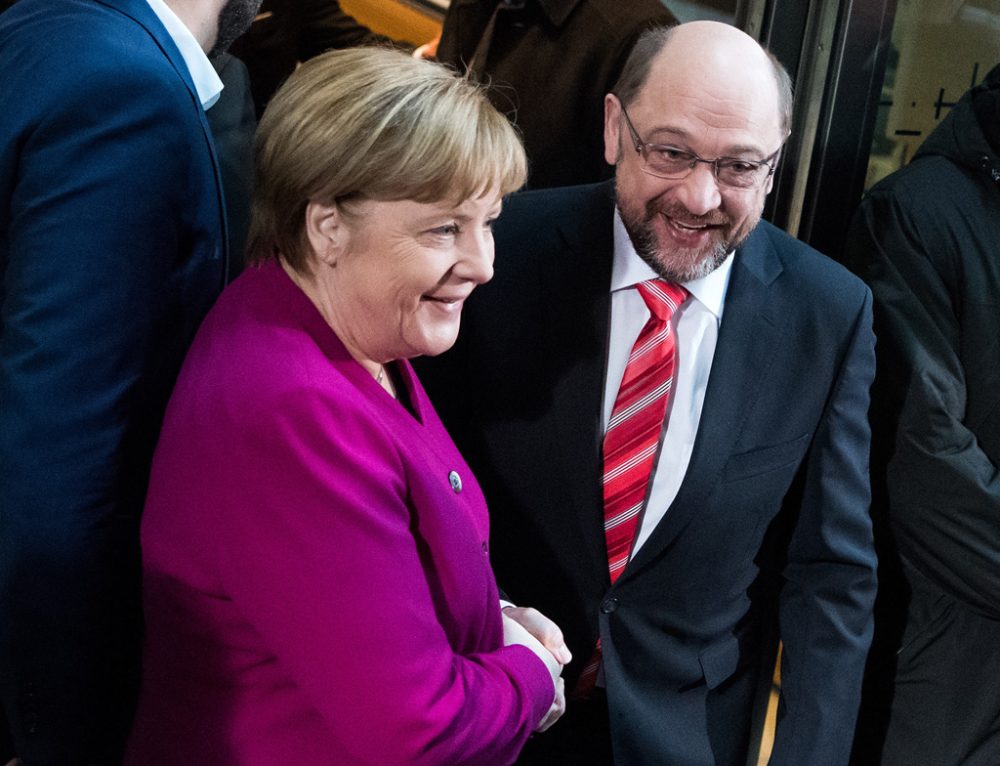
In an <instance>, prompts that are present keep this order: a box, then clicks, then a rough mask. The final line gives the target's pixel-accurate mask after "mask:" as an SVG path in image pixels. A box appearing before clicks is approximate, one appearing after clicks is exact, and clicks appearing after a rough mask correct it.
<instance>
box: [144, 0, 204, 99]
mask: <svg viewBox="0 0 1000 766" xmlns="http://www.w3.org/2000/svg"><path fill="white" fill-rule="evenodd" d="M146 2H147V3H149V7H150V8H152V10H153V13H155V14H156V15H157V17H158V18H159V19H160V23H161V24H163V26H164V27H166V30H167V34H168V35H170V39H171V40H173V41H174V45H176V46H177V50H178V51H180V54H181V58H183V59H184V64H185V65H186V66H187V68H188V73H189V74H190V75H191V80H192V81H193V82H194V89H195V91H197V93H198V100H199V101H201V106H202V109H205V110H206V111H207V110H208V109H209V108H210V107H212V106H213V105H214V104H215V102H216V101H218V100H219V95H220V94H221V93H222V80H221V79H220V78H219V75H218V73H217V72H216V71H215V68H214V67H213V66H212V62H211V61H209V60H208V56H206V55H205V51H203V50H202V49H201V45H199V44H198V41H197V40H195V39H194V35H193V34H191V30H189V29H188V28H187V27H186V26H184V22H183V21H181V20H180V19H179V18H177V14H175V13H174V12H173V11H172V10H170V8H169V7H168V6H167V4H166V3H165V2H164V0H146Z"/></svg>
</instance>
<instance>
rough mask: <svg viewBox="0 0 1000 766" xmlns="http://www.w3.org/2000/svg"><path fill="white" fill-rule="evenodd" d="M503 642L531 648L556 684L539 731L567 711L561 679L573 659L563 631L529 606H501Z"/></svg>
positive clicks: (564, 684)
mask: <svg viewBox="0 0 1000 766" xmlns="http://www.w3.org/2000/svg"><path fill="white" fill-rule="evenodd" d="M502 615H503V642H504V645H505V646H510V645H512V644H520V645H521V646H526V647H528V648H529V649H531V651H533V652H534V653H535V654H536V655H537V656H538V658H539V659H540V660H541V661H542V662H544V663H545V667H547V668H548V669H549V673H550V674H551V676H552V683H553V685H554V686H555V699H554V700H553V701H552V706H551V707H550V708H549V711H548V712H547V713H546V714H545V716H544V717H543V718H542V720H541V721H540V722H539V724H538V726H536V727H535V731H537V732H542V731H545V730H546V729H548V728H549V727H550V726H551V725H552V724H554V723H555V722H556V721H558V720H559V718H560V717H561V716H562V714H563V713H565V712H566V683H565V681H564V680H563V679H562V670H563V666H564V665H566V664H567V663H569V661H570V660H571V659H573V655H571V654H570V651H569V648H568V647H567V646H566V641H565V640H564V639H563V634H562V631H561V630H559V626H558V625H556V624H555V623H554V622H552V620H550V619H549V618H548V617H546V616H545V615H544V614H542V613H541V612H539V611H538V610H537V609H532V608H530V607H528V608H524V607H519V606H508V607H504V609H503V612H502Z"/></svg>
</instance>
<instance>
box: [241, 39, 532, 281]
mask: <svg viewBox="0 0 1000 766" xmlns="http://www.w3.org/2000/svg"><path fill="white" fill-rule="evenodd" d="M254 152H255V188H254V196H253V207H252V216H251V223H250V234H249V239H248V245H247V254H248V260H249V261H250V262H251V263H258V264H259V263H262V262H264V261H268V260H274V259H280V260H284V261H285V262H286V263H288V265H289V266H291V267H292V268H293V269H295V270H297V271H308V270H309V256H310V248H309V243H308V240H307V239H306V235H305V211H306V206H307V205H308V203H309V202H310V201H315V202H318V203H320V204H324V205H331V204H334V203H344V202H350V201H352V200H354V201H356V200H359V199H372V200H380V201H392V200H403V199H407V200H414V201H417V202H442V201H448V202H451V201H454V202H455V203H456V204H457V203H460V202H462V201H464V200H466V199H470V198H474V197H478V196H480V195H482V194H484V193H486V192H488V191H489V190H490V189H492V188H493V187H497V188H498V189H499V191H500V193H501V194H502V195H503V194H508V193H510V192H512V191H514V190H515V189H517V188H519V187H520V186H522V185H523V184H524V181H525V178H526V176H527V160H526V158H525V155H524V149H523V147H522V145H521V140H520V137H519V136H518V134H517V132H516V131H515V129H514V128H513V127H512V126H511V124H510V123H509V122H508V121H507V119H506V118H505V117H503V115H501V114H500V113H499V112H497V111H496V109H494V108H493V106H492V105H491V104H490V102H489V101H488V100H487V98H486V95H485V93H484V92H483V89H482V88H481V87H480V86H478V85H476V84H475V83H473V82H471V81H469V80H467V79H462V78H461V77H458V76H456V75H455V74H454V73H453V72H452V71H451V70H449V69H446V68H445V67H443V66H441V65H440V64H436V63H433V62H430V61H422V60H418V59H414V58H413V57H411V56H409V55H407V54H405V53H401V52H399V51H394V50H391V49H388V48H351V49H347V50H340V51H331V52H329V53H325V54H323V55H322V56H318V57H316V58H314V59H311V60H310V61H308V62H306V63H305V64H303V65H302V66H301V67H299V68H298V69H297V70H296V71H295V73H294V74H292V76H291V77H289V79H288V81H287V82H286V83H285V84H284V85H283V86H282V87H281V89H280V90H279V91H278V92H277V94H275V96H274V98H273V99H272V101H271V103H270V104H269V105H268V107H267V110H266V111H265V112H264V116H263V117H262V118H261V121H260V126H259V127H258V128H257V136H256V141H255V147H254Z"/></svg>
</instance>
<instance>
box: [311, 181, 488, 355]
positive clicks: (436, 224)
mask: <svg viewBox="0 0 1000 766" xmlns="http://www.w3.org/2000/svg"><path fill="white" fill-rule="evenodd" d="M500 202H501V200H500V194H499V192H498V191H497V190H496V189H491V190H490V191H489V192H487V193H485V194H483V195H482V196H481V197H476V198H473V199H467V200H465V201H463V202H461V203H458V204H454V203H449V202H435V203H424V202H413V201H410V200H399V201H394V202H380V201H375V200H363V201H360V202H352V203H350V205H349V207H348V208H347V209H346V210H345V209H343V208H341V209H340V210H339V212H338V213H335V214H334V218H335V228H336V229H337V231H336V232H335V236H336V240H337V242H338V246H337V248H336V251H335V260H333V261H332V265H330V266H328V267H327V268H323V267H320V268H319V269H318V271H317V273H318V275H319V279H320V280H321V281H322V280H324V279H325V280H326V281H327V282H328V288H329V289H328V290H327V291H326V292H327V295H328V297H329V304H328V310H329V311H330V312H331V313H332V315H333V318H334V321H333V322H332V325H333V327H334V329H335V330H336V331H337V333H338V335H339V336H340V338H341V340H342V341H343V342H344V343H345V345H347V347H348V349H349V350H350V351H351V352H352V354H354V356H355V357H356V358H358V359H360V360H362V361H364V360H372V361H375V362H385V361H389V360H391V359H400V358H411V357H415V356H422V355H426V356H434V355H436V354H440V353H442V352H444V351H447V350H448V349H449V348H451V346H452V345H453V344H454V343H455V339H456V338H457V337H458V328H459V322H460V319H461V314H462V305H463V303H464V302H465V299H466V298H468V297H469V293H471V292H472V290H473V289H474V288H475V287H476V286H477V285H481V284H483V283H485V282H488V281H489V280H490V279H491V278H492V276H493V228H492V227H493V222H494V221H495V220H496V218H497V216H498V215H499V214H500ZM328 223H329V222H328ZM315 247H316V245H315V243H314V248H315Z"/></svg>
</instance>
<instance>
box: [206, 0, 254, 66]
mask: <svg viewBox="0 0 1000 766" xmlns="http://www.w3.org/2000/svg"><path fill="white" fill-rule="evenodd" d="M262 2H263V0H226V4H225V5H224V6H222V10H221V11H219V32H218V35H217V36H216V38H215V45H213V46H212V50H211V51H209V54H208V56H209V58H212V57H213V56H218V55H219V54H221V53H225V52H226V50H228V49H229V46H230V45H232V44H233V43H234V42H235V41H236V39H237V38H238V37H240V36H241V35H242V34H243V33H244V32H246V31H247V30H248V29H250V25H251V24H252V23H253V20H254V18H256V16H257V11H259V10H260V4H261V3H262Z"/></svg>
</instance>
